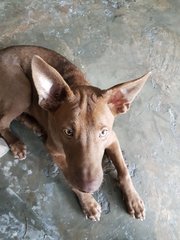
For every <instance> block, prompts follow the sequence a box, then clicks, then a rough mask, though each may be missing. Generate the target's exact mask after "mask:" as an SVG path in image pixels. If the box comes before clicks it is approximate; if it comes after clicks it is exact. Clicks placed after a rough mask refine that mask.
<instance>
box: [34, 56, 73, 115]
mask: <svg viewBox="0 0 180 240" xmlns="http://www.w3.org/2000/svg"><path fill="white" fill-rule="evenodd" d="M32 77H33V81H34V85H35V88H36V90H37V93H38V96H39V105H40V106H41V107H42V108H44V109H45V110H49V111H53V110H55V109H57V107H58V106H59V105H60V103H61V102H62V101H64V100H65V98H70V97H72V96H73V93H72V91H71V89H70V87H69V86H68V84H67V83H66V82H65V80H64V79H63V77H62V76H61V75H60V73H59V72H57V71H56V69H54V68H53V67H52V66H50V65H49V64H48V63H46V62H45V61H44V60H43V59H42V58H40V57H39V56H36V55H35V56H34V57H33V59H32Z"/></svg>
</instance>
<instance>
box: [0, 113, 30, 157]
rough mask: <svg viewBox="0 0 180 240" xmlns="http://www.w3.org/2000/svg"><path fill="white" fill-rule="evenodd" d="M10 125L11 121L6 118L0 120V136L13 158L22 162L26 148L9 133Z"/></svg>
mask: <svg viewBox="0 0 180 240" xmlns="http://www.w3.org/2000/svg"><path fill="white" fill-rule="evenodd" d="M12 120H13V119H12ZM10 123H11V120H9V119H8V116H5V117H4V118H2V119H1V120H0V135H1V137H3V138H4V140H5V141H6V142H7V144H8V145H9V148H10V150H11V152H12V153H13V156H14V158H18V159H20V160H23V159H25V158H26V146H25V145H24V144H23V143H22V142H21V141H20V140H19V139H18V137H16V136H15V135H14V134H13V133H12V132H11V129H10V127H9V125H10Z"/></svg>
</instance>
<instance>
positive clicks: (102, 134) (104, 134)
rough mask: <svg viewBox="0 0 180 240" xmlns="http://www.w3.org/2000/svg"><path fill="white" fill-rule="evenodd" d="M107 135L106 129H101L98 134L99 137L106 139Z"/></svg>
mask: <svg viewBox="0 0 180 240" xmlns="http://www.w3.org/2000/svg"><path fill="white" fill-rule="evenodd" d="M107 134H108V129H107V128H103V129H102V130H101V132H100V134H99V137H106V136H107Z"/></svg>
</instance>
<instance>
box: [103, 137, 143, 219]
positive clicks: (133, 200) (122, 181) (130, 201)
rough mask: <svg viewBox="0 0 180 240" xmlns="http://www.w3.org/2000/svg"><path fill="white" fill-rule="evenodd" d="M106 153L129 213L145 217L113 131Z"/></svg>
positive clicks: (141, 217) (136, 216) (137, 216)
mask: <svg viewBox="0 0 180 240" xmlns="http://www.w3.org/2000/svg"><path fill="white" fill-rule="evenodd" d="M106 153H107V154H108V156H109V157H110V159H111V160H112V162H113V164H114V165H115V167H116V170H117V173H118V183H119V185H120V188H121V191H122V193H123V196H124V200H125V203H126V206H127V210H128V212H129V214H130V215H132V216H133V217H135V218H139V219H141V220H143V219H144V218H145V208H144V203H143V201H142V200H141V198H140V196H139V194H138V193H137V191H136V190H135V188H134V186H133V183H132V180H131V177H130V175H129V172H128V169H127V166H126V164H125V161H124V158H123V155H122V151H121V148H120V146H119V142H118V139H117V137H116V135H115V133H113V140H112V142H111V144H110V145H109V146H108V148H107V149H106Z"/></svg>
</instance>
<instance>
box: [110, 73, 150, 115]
mask: <svg viewBox="0 0 180 240" xmlns="http://www.w3.org/2000/svg"><path fill="white" fill-rule="evenodd" d="M150 74H151V73H150V72H149V73H147V74H145V75H143V76H142V77H140V78H138V79H135V80H131V81H128V82H125V83H121V84H118V85H116V86H114V87H112V88H110V89H108V90H107V91H106V97H107V103H108V105H109V107H110V109H111V111H112V112H113V114H114V115H116V114H119V113H126V112H127V111H128V109H129V108H130V106H131V104H132V102H133V101H134V99H135V97H136V96H137V95H138V93H139V92H140V91H141V89H142V88H143V86H144V84H145V82H146V81H147V79H148V77H149V76H150Z"/></svg>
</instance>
